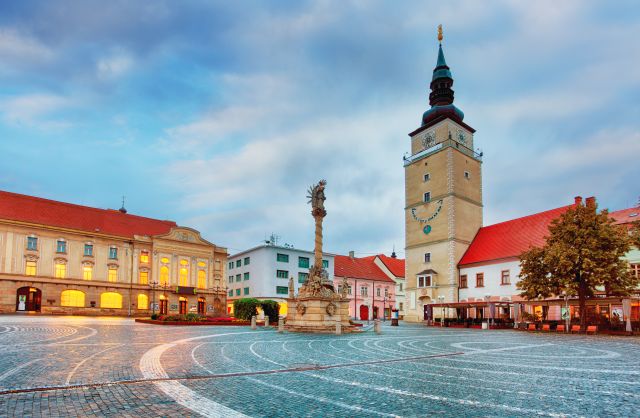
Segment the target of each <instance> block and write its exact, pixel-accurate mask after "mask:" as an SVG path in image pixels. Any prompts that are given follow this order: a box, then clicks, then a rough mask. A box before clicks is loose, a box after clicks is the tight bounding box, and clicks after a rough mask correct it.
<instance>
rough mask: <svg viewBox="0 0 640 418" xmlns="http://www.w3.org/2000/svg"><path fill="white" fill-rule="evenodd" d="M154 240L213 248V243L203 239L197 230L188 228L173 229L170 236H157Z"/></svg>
mask: <svg viewBox="0 0 640 418" xmlns="http://www.w3.org/2000/svg"><path fill="white" fill-rule="evenodd" d="M154 238H159V239H168V240H173V241H180V242H189V243H192V244H200V245H211V246H213V244H212V243H210V242H209V241H207V240H205V239H203V238H202V237H201V236H200V232H198V231H196V230H195V229H191V228H186V227H178V228H172V229H171V231H169V233H168V234H164V235H156V236H154Z"/></svg>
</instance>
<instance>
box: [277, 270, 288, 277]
mask: <svg viewBox="0 0 640 418" xmlns="http://www.w3.org/2000/svg"><path fill="white" fill-rule="evenodd" d="M276 277H277V278H278V279H288V278H289V272H288V271H287V270H276Z"/></svg>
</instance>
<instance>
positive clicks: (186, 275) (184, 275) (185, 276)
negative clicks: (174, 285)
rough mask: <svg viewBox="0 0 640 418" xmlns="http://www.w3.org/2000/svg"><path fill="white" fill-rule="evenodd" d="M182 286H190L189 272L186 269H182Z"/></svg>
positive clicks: (180, 277)
mask: <svg viewBox="0 0 640 418" xmlns="http://www.w3.org/2000/svg"><path fill="white" fill-rule="evenodd" d="M178 277H179V279H180V286H188V285H189V270H188V269H187V268H186V267H180V274H179V276H178Z"/></svg>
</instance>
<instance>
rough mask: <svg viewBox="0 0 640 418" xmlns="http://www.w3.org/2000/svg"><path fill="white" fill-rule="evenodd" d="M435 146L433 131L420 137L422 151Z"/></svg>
mask: <svg viewBox="0 0 640 418" xmlns="http://www.w3.org/2000/svg"><path fill="white" fill-rule="evenodd" d="M435 144H436V135H435V134H434V133H433V131H429V132H426V133H425V134H424V136H423V137H422V146H423V147H424V149H427V148H431V147H432V146H434V145H435Z"/></svg>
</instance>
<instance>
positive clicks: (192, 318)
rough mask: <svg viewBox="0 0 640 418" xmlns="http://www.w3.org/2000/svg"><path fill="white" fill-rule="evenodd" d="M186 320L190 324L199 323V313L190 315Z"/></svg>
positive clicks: (185, 317)
mask: <svg viewBox="0 0 640 418" xmlns="http://www.w3.org/2000/svg"><path fill="white" fill-rule="evenodd" d="M184 320H185V321H189V322H197V321H200V315H198V314H197V313H188V314H186V315H185V316H184Z"/></svg>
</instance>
